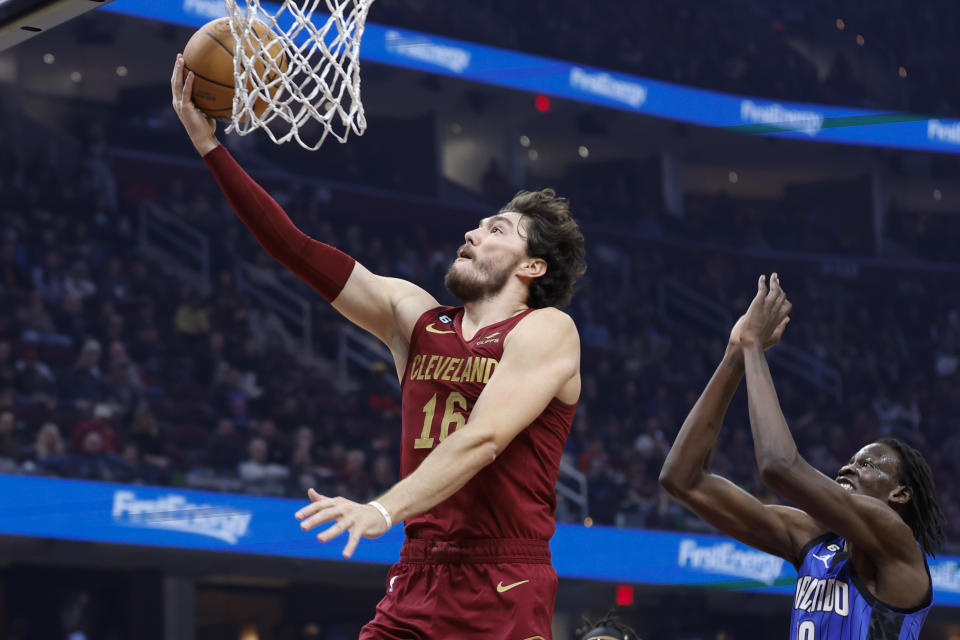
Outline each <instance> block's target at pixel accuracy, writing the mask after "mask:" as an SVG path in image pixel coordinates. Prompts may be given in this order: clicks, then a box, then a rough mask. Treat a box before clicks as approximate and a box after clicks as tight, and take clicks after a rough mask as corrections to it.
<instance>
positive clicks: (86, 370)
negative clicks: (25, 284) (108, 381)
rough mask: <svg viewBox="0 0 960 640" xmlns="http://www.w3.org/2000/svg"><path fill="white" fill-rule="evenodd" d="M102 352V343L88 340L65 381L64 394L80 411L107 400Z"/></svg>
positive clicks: (91, 339)
mask: <svg viewBox="0 0 960 640" xmlns="http://www.w3.org/2000/svg"><path fill="white" fill-rule="evenodd" d="M67 299H68V300H69V299H70V297H69V296H68V297H67ZM101 352H102V349H101V348H100V342H99V341H97V340H95V339H93V338H88V339H87V340H86V341H85V342H84V343H83V347H82V348H81V350H80V356H79V357H78V358H77V363H76V365H75V366H74V368H73V371H71V372H70V374H69V375H68V376H67V377H66V379H65V380H64V381H63V388H62V392H63V394H64V395H65V396H66V397H67V398H68V399H69V400H71V401H72V402H73V405H74V406H75V407H76V408H78V409H80V410H84V411H87V410H91V409H92V408H93V405H95V404H97V403H99V402H103V401H104V400H105V399H106V396H107V388H106V385H105V384H104V381H103V376H102V375H101V373H100V354H101Z"/></svg>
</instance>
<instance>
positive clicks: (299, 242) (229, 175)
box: [203, 144, 357, 301]
mask: <svg viewBox="0 0 960 640" xmlns="http://www.w3.org/2000/svg"><path fill="white" fill-rule="evenodd" d="M203 159H204V161H205V162H206V163H207V166H208V167H210V171H211V172H212V173H213V177H214V178H216V180H217V184H218V185H220V190H221V191H223V194H224V195H225V196H226V197H227V200H228V201H229V202H230V206H232V207H233V210H234V211H235V212H236V213H237V216H239V218H240V219H241V220H242V221H243V223H244V224H245V225H247V228H248V229H250V231H251V232H252V233H253V235H254V236H255V237H256V239H257V241H258V242H259V243H260V246H262V247H263V248H264V249H265V250H266V252H267V253H269V254H270V255H271V256H273V257H274V258H275V259H276V260H277V261H278V262H280V263H281V264H283V266H285V267H286V268H288V269H290V270H291V271H293V272H294V273H295V274H297V276H299V277H300V278H301V279H302V280H303V281H304V282H306V283H307V284H309V285H310V286H311V287H313V288H314V289H315V290H316V291H317V293H319V294H320V295H322V296H323V297H324V298H326V299H327V300H328V301H333V300H334V299H336V297H337V296H338V295H340V292H341V291H342V290H343V287H344V285H345V284H347V278H349V277H350V274H351V273H353V267H354V265H355V264H356V263H357V261H356V260H354V259H353V258H351V257H350V256H348V255H347V254H345V253H343V252H342V251H340V250H338V249H335V248H333V247H331V246H330V245H328V244H324V243H322V242H318V241H316V240H314V239H313V238H311V237H310V236H308V235H306V234H305V233H303V232H302V231H300V229H298V228H297V227H296V225H294V224H293V222H292V221H291V220H290V217H289V216H288V215H287V213H286V212H285V211H284V210H283V208H282V207H281V206H280V205H279V204H277V202H276V200H274V199H273V198H271V197H270V194H269V193H267V192H266V191H264V189H263V187H261V186H260V185H258V184H257V183H256V182H254V180H253V178H251V177H250V176H249V175H247V172H246V171H244V170H243V168H242V167H241V166H240V165H239V164H237V161H236V160H234V159H233V156H231V155H230V152H228V151H227V150H226V148H225V147H224V146H223V145H222V144H221V145H218V146H217V148H216V149H214V150H213V151H211V152H210V153H208V154H207V155H205V156H203Z"/></svg>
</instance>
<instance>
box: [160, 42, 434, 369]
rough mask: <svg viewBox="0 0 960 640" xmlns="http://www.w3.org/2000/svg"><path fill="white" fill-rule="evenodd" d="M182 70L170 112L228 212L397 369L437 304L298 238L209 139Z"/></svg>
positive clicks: (210, 126)
mask: <svg viewBox="0 0 960 640" xmlns="http://www.w3.org/2000/svg"><path fill="white" fill-rule="evenodd" d="M183 71H184V64H183V57H182V56H180V55H178V56H177V60H176V62H175V63H174V68H173V75H172V77H171V80H170V83H171V91H172V93H173V107H174V110H175V111H176V112H177V115H178V116H179V117H180V121H181V122H182V123H183V126H184V128H185V129H186V130H187V134H188V135H189V136H190V140H191V141H192V142H193V145H194V147H195V148H196V150H197V152H198V153H199V154H200V155H201V156H203V159H204V161H205V162H206V163H207V166H208V167H209V168H210V171H211V172H212V173H213V175H214V177H215V178H216V180H217V183H218V184H219V185H220V189H221V190H222V191H223V193H224V195H225V196H226V197H227V200H228V201H229V202H230V205H231V206H232V207H233V209H234V211H236V213H237V215H238V216H239V217H240V219H241V220H242V221H243V223H244V224H245V225H247V227H248V228H249V229H250V231H251V232H252V233H253V235H254V236H256V238H257V240H258V241H259V242H260V244H261V246H263V248H264V249H265V250H266V251H267V253H269V254H270V255H271V256H273V257H274V258H275V259H276V260H278V261H279V262H281V263H282V264H283V265H284V266H286V267H287V268H288V269H290V270H291V271H293V272H294V273H295V274H297V276H299V277H300V278H301V279H303V280H304V281H305V282H306V283H307V284H309V285H310V286H311V287H312V288H313V289H314V290H316V291H317V292H318V293H320V294H321V295H322V296H323V297H324V298H326V299H327V300H328V301H330V302H331V303H333V306H334V307H335V308H336V309H337V310H338V311H340V313H342V314H343V315H344V316H346V317H347V319H349V320H350V321H351V322H353V323H354V324H356V325H358V326H360V327H362V328H364V329H366V330H367V331H369V332H371V333H372V334H374V335H375V336H377V337H378V338H380V339H381V340H382V341H383V342H384V343H385V344H386V345H387V346H388V347H390V349H391V350H392V351H393V353H394V356H395V357H397V358H398V366H400V364H402V362H401V360H402V359H404V358H405V357H406V351H405V345H406V344H407V343H408V342H409V339H410V334H411V332H412V331H413V326H414V324H415V323H416V321H417V318H419V317H420V315H421V314H422V313H423V312H424V311H426V310H427V309H430V308H431V307H434V306H436V305H437V302H436V300H435V299H434V298H433V296H431V295H430V294H429V293H427V292H426V291H424V290H423V289H421V288H419V287H417V286H416V285H414V284H412V283H410V282H406V281H404V280H398V279H395V278H384V277H380V276H376V275H374V274H372V273H370V271H368V270H367V269H366V268H364V267H363V265H360V264H357V263H356V261H355V260H354V259H353V258H351V257H350V256H348V255H346V254H345V253H343V252H341V251H338V250H337V249H335V248H333V247H331V246H329V245H326V244H324V243H322V242H318V241H316V240H314V239H313V238H310V237H309V236H307V235H306V234H304V233H303V232H301V231H300V230H299V229H298V228H297V227H296V226H295V225H294V224H293V222H291V220H290V218H289V217H288V216H287V214H286V212H284V210H283V209H282V208H281V207H280V205H278V204H277V202H276V201H275V200H274V199H273V198H271V197H270V195H269V194H268V193H267V192H266V191H265V190H264V189H263V188H262V187H260V185H258V184H257V183H256V182H255V181H254V180H253V179H251V178H250V176H248V175H247V173H246V172H245V171H244V170H243V169H242V168H241V167H240V165H239V164H237V162H236V161H235V160H234V159H233V158H232V157H231V156H230V154H229V153H228V152H227V150H226V149H225V148H223V146H222V145H220V143H219V141H218V140H217V138H216V136H215V135H214V134H215V131H216V123H215V122H214V121H213V120H211V119H209V118H207V117H206V116H204V115H203V113H201V112H200V110H199V109H197V108H196V107H195V106H194V104H193V102H192V100H191V96H192V92H193V78H194V75H193V73H192V72H191V73H189V74H188V75H187V77H186V78H184V76H183Z"/></svg>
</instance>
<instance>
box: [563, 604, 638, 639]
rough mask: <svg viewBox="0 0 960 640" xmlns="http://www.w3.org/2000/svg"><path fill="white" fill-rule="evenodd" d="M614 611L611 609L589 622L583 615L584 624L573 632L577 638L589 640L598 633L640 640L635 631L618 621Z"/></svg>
mask: <svg viewBox="0 0 960 640" xmlns="http://www.w3.org/2000/svg"><path fill="white" fill-rule="evenodd" d="M615 611H616V610H615V609H611V610H610V611H608V612H607V613H606V614H605V615H604V616H603V617H602V618H600V619H599V620H597V621H596V622H590V620H588V619H587V617H586V616H584V618H583V623H584V625H583V626H582V627H580V628H579V629H577V630H576V632H575V633H576V636H577V638H578V640H589V639H590V638H594V637H596V636H599V635H606V636H613V637H618V638H622V640H640V636H639V635H637V632H636V631H634V630H633V629H631V628H630V627H628V626H627V625H625V624H623V623H622V622H620V619H619V618H618V617H617V616H616V614H615Z"/></svg>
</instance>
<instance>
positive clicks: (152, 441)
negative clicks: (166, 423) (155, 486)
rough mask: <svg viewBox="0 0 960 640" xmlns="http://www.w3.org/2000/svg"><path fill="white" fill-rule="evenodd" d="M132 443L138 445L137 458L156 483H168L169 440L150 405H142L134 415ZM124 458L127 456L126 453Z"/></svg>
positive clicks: (131, 430) (131, 428)
mask: <svg viewBox="0 0 960 640" xmlns="http://www.w3.org/2000/svg"><path fill="white" fill-rule="evenodd" d="M130 442H132V443H134V444H136V445H137V452H136V458H137V461H138V464H141V460H142V465H143V467H144V468H145V469H146V470H147V471H148V474H147V475H149V477H150V478H151V479H152V480H154V481H159V482H166V481H167V480H168V479H169V476H170V464H171V460H170V455H169V453H168V445H167V438H165V437H164V436H163V434H162V433H161V430H160V423H159V421H158V420H157V417H156V416H155V415H153V412H152V411H151V410H150V407H149V405H147V404H141V405H140V407H139V408H137V411H136V413H135V414H134V415H133V424H132V425H131V427H130ZM124 457H125V458H126V457H127V454H126V453H124Z"/></svg>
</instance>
